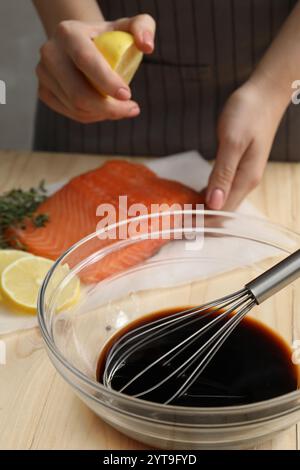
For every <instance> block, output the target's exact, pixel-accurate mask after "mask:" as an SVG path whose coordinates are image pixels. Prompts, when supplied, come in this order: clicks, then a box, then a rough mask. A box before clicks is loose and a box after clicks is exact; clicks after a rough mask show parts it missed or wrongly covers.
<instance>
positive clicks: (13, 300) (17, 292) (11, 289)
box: [1, 256, 80, 313]
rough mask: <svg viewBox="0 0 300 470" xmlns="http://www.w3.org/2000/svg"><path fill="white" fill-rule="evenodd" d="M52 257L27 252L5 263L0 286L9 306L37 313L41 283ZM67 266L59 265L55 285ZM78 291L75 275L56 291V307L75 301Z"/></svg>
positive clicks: (77, 281) (66, 270) (51, 264)
mask: <svg viewBox="0 0 300 470" xmlns="http://www.w3.org/2000/svg"><path fill="white" fill-rule="evenodd" d="M52 266H53V261H50V260H48V259H46V258H41V257H38V256H29V257H25V258H21V259H18V260H16V261H15V262H13V263H11V264H10V265H9V266H7V267H6V268H5V269H4V271H3V272H2V275H1V290H2V295H3V298H4V300H6V301H7V302H8V303H9V304H10V305H11V306H13V307H15V308H17V309H18V310H20V309H21V310H22V311H23V312H27V313H36V311H37V299H38V293H39V290H40V287H41V285H42V283H43V281H44V279H45V276H46V274H47V273H48V271H49V269H50V268H51V267H52ZM68 271H69V268H68V267H67V266H62V267H58V268H57V271H56V273H55V274H54V275H53V278H52V284H50V285H49V291H48V292H50V294H51V285H52V288H53V289H55V288H56V287H57V286H58V285H59V284H60V282H61V281H62V280H63V279H64V278H65V276H66V274H67V272H68ZM79 293H80V281H79V279H78V278H76V277H72V278H71V280H70V281H69V282H68V283H67V284H66V285H65V286H64V288H63V289H62V291H61V292H60V293H59V298H58V303H57V309H58V310H61V309H63V308H67V307H69V306H70V305H72V304H73V303H75V302H76V301H77V299H78V297H79Z"/></svg>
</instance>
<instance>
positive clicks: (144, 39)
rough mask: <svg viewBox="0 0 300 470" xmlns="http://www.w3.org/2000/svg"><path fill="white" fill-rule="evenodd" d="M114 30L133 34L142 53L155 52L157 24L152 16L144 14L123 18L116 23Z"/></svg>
mask: <svg viewBox="0 0 300 470" xmlns="http://www.w3.org/2000/svg"><path fill="white" fill-rule="evenodd" d="M114 29H116V30H118V29H119V30H121V31H128V32H130V33H132V34H133V36H134V39H135V43H136V45H137V47H138V48H139V49H140V50H141V51H142V52H144V53H146V54H151V52H153V49H154V37H155V30H156V23H155V20H154V19H153V18H152V16H150V15H147V14H144V15H137V16H134V17H133V18H122V19H120V20H117V21H115V22H114Z"/></svg>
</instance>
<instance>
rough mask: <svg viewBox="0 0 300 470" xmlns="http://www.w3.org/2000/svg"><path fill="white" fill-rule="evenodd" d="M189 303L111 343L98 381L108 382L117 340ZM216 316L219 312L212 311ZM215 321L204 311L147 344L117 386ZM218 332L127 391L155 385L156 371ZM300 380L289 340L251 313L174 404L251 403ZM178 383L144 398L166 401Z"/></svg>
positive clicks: (132, 325) (126, 329) (124, 370)
mask: <svg viewBox="0 0 300 470" xmlns="http://www.w3.org/2000/svg"><path fill="white" fill-rule="evenodd" d="M185 308H186V307H184V308H177V309H172V310H167V311H161V312H155V313H152V314H149V315H147V316H144V317H141V318H139V319H137V320H135V321H133V322H131V323H130V324H128V325H126V326H125V327H124V328H122V329H121V330H119V331H118V332H117V333H116V334H115V335H114V336H113V337H112V338H111V339H110V340H109V341H108V342H107V343H106V346H105V348H104V349H103V350H102V352H101V354H100V357H99V361H98V367H97V380H98V381H99V382H100V383H103V374H104V370H105V367H106V359H107V356H108V354H109V351H110V350H111V348H112V347H113V344H114V343H115V342H116V340H118V339H120V338H122V337H123V335H125V334H126V333H128V332H129V331H132V330H133V329H135V328H137V327H140V326H142V325H145V324H147V323H148V322H151V321H153V320H157V319H158V318H163V317H166V316H169V315H172V314H174V313H177V312H179V311H182V310H184V309H185ZM212 315H215V314H214V313H213V312H212ZM210 320H211V316H210ZM210 320H208V319H205V318H203V319H201V318H200V316H199V322H200V323H199V325H197V326H195V323H193V324H191V325H187V326H185V328H184V330H182V329H179V330H178V331H176V333H172V335H170V336H168V335H165V336H164V337H162V338H156V339H155V342H154V343H150V344H147V345H145V346H143V347H141V348H140V349H139V350H138V351H137V352H136V353H135V354H133V355H131V356H130V357H129V358H128V359H127V360H126V361H124V363H123V364H122V367H120V368H119V369H118V373H117V374H115V375H114V376H113V378H112V381H111V383H110V386H111V388H112V389H114V390H120V389H121V388H122V387H123V386H124V385H125V384H126V383H128V381H129V380H130V379H131V378H132V377H133V376H134V375H136V374H138V373H139V372H140V371H141V370H142V369H144V368H145V367H147V365H149V364H150V363H152V362H153V361H155V359H156V358H158V357H159V356H161V355H163V354H164V353H166V352H167V351H168V350H169V349H170V348H171V347H173V346H174V342H175V343H176V344H178V343H179V342H180V341H182V340H183V339H184V338H186V337H187V336H188V335H189V334H192V333H194V332H195V329H196V328H200V327H202V326H203V325H205V324H206V323H207V321H210ZM222 324H224V321H223V320H222V321H221V322H220V323H219V324H218V326H217V327H216V328H220V327H221V326H222ZM214 331H216V330H211V331H210V332H209V333H207V335H208V336H206V337H205V336H204V338H202V339H201V341H200V342H199V341H196V342H195V343H193V344H191V345H190V347H189V348H188V349H187V350H186V351H184V352H183V353H182V354H181V356H180V359H179V358H177V359H176V358H175V359H174V361H172V364H168V363H165V364H164V365H159V366H155V368H153V369H152V370H150V371H148V372H147V373H146V374H145V375H144V376H143V379H142V380H139V381H138V382H137V383H133V384H132V385H131V386H129V388H128V389H126V392H125V391H124V393H126V394H127V395H132V396H134V395H136V394H138V393H139V392H141V391H143V390H146V389H147V388H150V387H151V385H153V374H155V381H156V379H157V381H159V379H161V378H164V377H165V376H166V374H168V373H170V372H171V371H172V370H174V368H176V366H178V364H180V363H182V361H184V360H185V359H187V358H188V357H190V356H191V354H193V353H194V352H195V351H196V350H197V348H199V344H203V342H204V341H205V340H206V339H208V337H210V336H211V335H212V334H213V333H214ZM176 360H178V361H179V362H176ZM181 380H182V378H181ZM298 382H299V367H298V366H297V365H295V364H293V362H292V350H291V348H290V347H289V345H288V344H287V343H286V342H285V340H284V339H283V338H281V337H280V336H279V335H278V334H277V333H275V332H274V331H273V330H271V329H270V328H269V327H267V326H266V325H264V324H263V323H261V322H260V321H257V320H255V319H253V318H251V317H247V316H246V317H245V318H244V319H243V320H242V322H241V323H240V324H239V325H238V326H237V327H236V329H235V330H234V331H233V333H232V334H231V335H230V336H229V338H228V339H227V340H226V341H225V343H224V344H223V345H222V346H221V348H220V349H219V351H218V352H217V354H216V355H215V356H214V357H213V359H212V360H211V362H210V363H209V364H208V366H207V367H206V369H205V370H204V371H203V372H202V374H201V375H200V376H199V377H198V378H197V380H196V381H195V382H194V383H193V385H192V386H191V387H190V388H189V389H188V390H187V391H186V392H185V393H184V394H182V395H181V396H179V397H177V398H175V399H174V401H172V402H171V404H172V405H177V406H187V407H188V406H195V407H211V406H213V407H218V406H220V407H221V406H234V405H246V404H250V403H256V402H259V401H263V400H267V399H270V398H274V397H278V396H281V395H284V394H286V393H289V392H292V391H295V390H296V389H297V388H298ZM178 384H179V382H178V378H177V377H176V376H174V377H173V378H172V379H171V380H170V381H168V382H166V383H165V384H164V385H163V386H161V387H160V388H159V390H153V391H152V392H149V393H148V394H147V395H145V396H143V397H141V398H142V399H144V400H147V401H151V402H157V403H165V402H166V401H167V400H168V398H169V397H170V396H171V395H172V393H173V392H175V390H176V389H177V388H178Z"/></svg>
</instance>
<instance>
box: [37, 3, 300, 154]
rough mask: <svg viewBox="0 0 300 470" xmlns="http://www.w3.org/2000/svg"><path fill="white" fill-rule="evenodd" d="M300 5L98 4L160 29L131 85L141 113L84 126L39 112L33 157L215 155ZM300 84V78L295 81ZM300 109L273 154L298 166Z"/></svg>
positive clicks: (112, 15) (108, 14)
mask: <svg viewBox="0 0 300 470" xmlns="http://www.w3.org/2000/svg"><path fill="white" fill-rule="evenodd" d="M295 3H296V0H100V1H99V4H100V5H101V9H102V11H103V13H104V16H105V18H106V19H107V20H112V19H117V18H120V17H124V16H134V15H136V14H139V13H149V14H150V15H152V16H153V17H154V18H155V20H156V22H157V36H156V48H155V52H154V53H153V54H152V55H151V56H147V57H145V59H144V62H143V65H142V67H141V68H140V69H139V71H138V73H137V75H136V77H135V78H134V81H133V82H132V91H133V97H134V99H135V100H136V101H137V102H138V103H139V104H140V106H141V109H142V113H141V115H140V116H139V117H138V118H135V119H131V120H129V119H128V120H122V121H118V122H111V121H107V122H99V123H96V124H87V125H86V124H79V123H77V122H75V121H72V120H70V119H67V118H65V117H63V116H60V115H59V114H57V113H55V112H54V111H52V110H50V109H49V108H48V107H47V106H45V105H44V104H42V103H39V104H38V109H37V114H36V126H35V138H34V148H35V150H43V151H54V152H80V153H97V154H118V155H153V156H161V155H168V154H171V153H176V152H182V151H184V150H191V149H197V150H199V152H200V153H201V154H202V155H203V156H204V157H205V158H213V157H214V156H215V151H216V135H215V128H216V121H217V117H218V114H219V112H220V110H221V108H222V106H223V104H224V102H225V100H226V99H227V97H228V96H229V95H230V93H232V91H233V90H234V89H235V88H236V87H238V86H239V85H240V84H241V83H243V82H244V81H245V80H246V79H247V78H248V77H249V74H250V73H251V71H252V70H253V67H254V65H255V63H256V62H257V60H258V59H259V58H260V57H261V56H262V54H263V53H264V52H265V50H266V49H267V47H268V46H269V44H270V42H271V41H272V39H273V37H274V36H275V35H276V33H277V32H278V29H279V27H280V26H281V25H282V23H283V22H284V20H285V19H286V17H287V16H288V14H289V12H290V11H291V9H292V7H293V6H294V4H295ZM298 78H300V77H298ZM299 130H300V106H294V105H291V106H290V107H289V109H288V111H287V113H286V114H285V116H284V119H283V121H282V123H281V125H280V128H279V130H278V133H277V136H276V138H275V142H274V145H273V148H272V152H271V158H272V159H273V160H287V161H295V160H298V159H299V152H298V147H299V144H300V132H299Z"/></svg>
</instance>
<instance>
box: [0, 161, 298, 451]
mask: <svg viewBox="0 0 300 470" xmlns="http://www.w3.org/2000/svg"><path fill="white" fill-rule="evenodd" d="M103 161H104V157H96V156H80V155H58V154H32V153H21V152H20V153H17V152H0V192H3V191H5V190H8V189H10V188H13V187H18V186H22V187H24V188H25V187H28V186H30V185H36V184H37V183H39V181H40V180H41V179H42V178H46V179H47V182H49V183H52V182H55V181H59V180H62V179H64V178H69V177H72V176H74V175H77V174H79V173H82V172H84V171H87V170H90V169H93V168H95V167H97V166H99V164H101V163H102V162H103ZM299 182H300V165H297V164H278V163H277V164H269V165H268V168H267V171H266V173H265V177H264V179H263V182H262V184H261V185H260V187H259V188H257V189H256V190H255V191H254V193H253V194H252V195H251V197H250V200H251V201H252V202H253V203H254V204H255V206H256V207H257V208H258V209H260V210H261V211H262V212H263V213H264V214H266V215H267V216H268V217H269V218H270V219H271V220H272V221H274V222H279V223H281V224H284V225H286V226H287V227H289V228H292V229H294V230H296V231H298V232H300V216H299V214H300V184H299ZM2 340H5V342H6V345H7V365H6V366H0V449H134V450H136V449H143V448H144V446H143V445H142V444H139V443H137V442H135V441H133V440H131V439H129V438H127V437H125V436H123V435H121V434H120V433H118V432H117V431H115V430H114V429H112V428H111V427H110V426H108V425H107V424H105V423H104V422H102V421H101V420H100V419H99V418H97V417H96V416H95V415H94V414H93V413H92V412H91V411H89V409H88V408H87V407H86V406H85V405H83V404H82V403H81V402H80V401H79V399H78V398H76V397H75V395H74V394H73V392H72V391H71V390H70V388H69V387H68V386H67V384H66V383H64V382H63V380H62V379H61V378H60V376H59V375H58V374H57V373H56V371H55V370H54V368H53V367H52V365H51V364H50V361H49V360H48V357H47V356H46V353H45V351H44V349H43V345H42V340H41V337H40V335H39V332H38V330H37V329H34V330H31V331H29V332H25V333H20V334H15V335H10V336H6V337H3V338H2ZM299 446H300V423H299V425H298V426H294V427H293V428H291V429H289V430H288V431H285V432H284V433H282V434H281V435H279V436H278V437H276V438H275V439H273V440H272V441H269V442H266V443H264V444H263V445H262V446H259V448H260V449H297V448H298V449H299Z"/></svg>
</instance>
